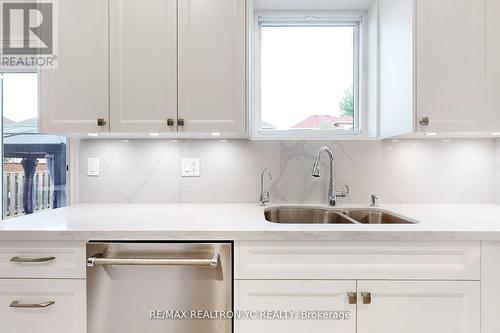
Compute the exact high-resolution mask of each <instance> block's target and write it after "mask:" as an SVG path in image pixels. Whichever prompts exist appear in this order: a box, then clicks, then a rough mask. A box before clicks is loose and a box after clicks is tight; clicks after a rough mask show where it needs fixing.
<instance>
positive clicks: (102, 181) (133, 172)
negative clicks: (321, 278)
mask: <svg viewBox="0 0 500 333" xmlns="http://www.w3.org/2000/svg"><path fill="white" fill-rule="evenodd" d="M325 144H327V145H328V146H330V147H331V148H332V149H333V150H334V153H335V161H336V164H337V173H336V183H337V184H339V185H340V184H343V183H348V184H349V185H350V187H351V196H350V198H349V199H347V200H344V202H345V203H367V202H368V201H369V197H370V194H372V193H376V194H378V195H379V197H380V199H381V202H386V203H493V202H495V200H496V198H495V190H496V188H495V187H496V186H495V182H494V181H492V180H493V179H497V183H498V184H500V178H498V177H496V175H495V170H496V169H497V170H498V171H499V173H498V175H500V167H499V166H498V165H500V163H499V164H496V163H495V162H496V157H498V159H499V160H500V148H497V146H498V145H497V144H496V142H495V141H494V140H454V141H451V142H443V141H441V140H435V141H428V140H426V141H400V142H392V141H383V142H381V141H347V142H346V141H344V142H340V141H339V142H319V141H308V142H295V141H246V140H232V141H231V140H230V141H226V142H221V141H218V140H213V141H209V140H190V141H188V140H180V141H178V142H173V141H169V140H130V141H129V142H122V141H120V140H84V141H82V142H81V144H80V163H81V167H80V178H79V181H80V189H79V194H80V202H82V203H127V202H130V203H172V202H186V203H200V202H201V203H214V202H257V200H258V197H259V175H260V172H261V170H262V169H263V168H264V167H269V168H270V169H271V171H272V173H273V179H274V180H273V184H272V187H271V196H272V199H273V201H274V202H277V203H324V202H326V191H327V182H328V177H327V175H328V169H327V167H326V161H325V162H324V166H323V170H322V171H323V174H322V177H321V178H318V179H317V178H313V177H312V176H311V168H312V164H313V161H314V158H315V155H316V152H317V150H318V148H319V147H321V146H322V145H325ZM499 145H500V144H499ZM88 157H98V158H100V159H101V175H100V176H99V177H88V176H87V175H86V162H87V160H86V159H87V158H88ZM181 157H199V158H201V177H200V178H181V177H180V159H181ZM499 190H500V185H499Z"/></svg>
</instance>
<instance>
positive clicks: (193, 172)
mask: <svg viewBox="0 0 500 333" xmlns="http://www.w3.org/2000/svg"><path fill="white" fill-rule="evenodd" d="M181 177H200V159H199V158H183V159H182V160H181Z"/></svg>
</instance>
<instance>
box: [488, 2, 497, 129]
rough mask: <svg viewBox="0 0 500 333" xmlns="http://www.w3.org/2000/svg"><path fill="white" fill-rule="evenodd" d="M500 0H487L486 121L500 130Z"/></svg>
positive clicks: (489, 126) (492, 127)
mask: <svg viewBox="0 0 500 333" xmlns="http://www.w3.org/2000/svg"><path fill="white" fill-rule="evenodd" d="M499 18H500V1H499V0H486V123H487V126H488V128H487V130H488V131H492V132H500V93H499V92H500V20H499Z"/></svg>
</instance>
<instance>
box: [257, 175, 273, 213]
mask: <svg viewBox="0 0 500 333" xmlns="http://www.w3.org/2000/svg"><path fill="white" fill-rule="evenodd" d="M266 172H267V175H268V179H269V180H273V178H272V176H271V171H269V169H268V168H265V169H264V170H262V173H261V174H260V200H259V206H265V205H266V203H268V202H269V201H270V200H271V196H270V194H269V191H265V190H264V175H265V174H266Z"/></svg>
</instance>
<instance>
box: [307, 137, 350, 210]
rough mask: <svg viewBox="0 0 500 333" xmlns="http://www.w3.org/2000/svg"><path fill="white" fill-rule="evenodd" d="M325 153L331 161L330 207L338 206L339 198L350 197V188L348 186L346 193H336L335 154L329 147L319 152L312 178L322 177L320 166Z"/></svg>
mask: <svg viewBox="0 0 500 333" xmlns="http://www.w3.org/2000/svg"><path fill="white" fill-rule="evenodd" d="M323 153H325V154H327V155H328V158H329V159H330V182H329V184H328V204H329V205H330V206H335V205H337V198H345V197H347V196H348V195H349V187H348V186H347V185H346V189H347V190H346V191H335V176H334V175H335V168H334V166H335V165H334V162H333V152H332V151H331V150H330V148H328V147H326V146H325V147H321V148H320V149H319V151H318V155H317V156H316V161H315V162H314V165H313V170H312V176H313V177H319V176H321V173H320V169H319V164H320V160H321V156H323Z"/></svg>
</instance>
